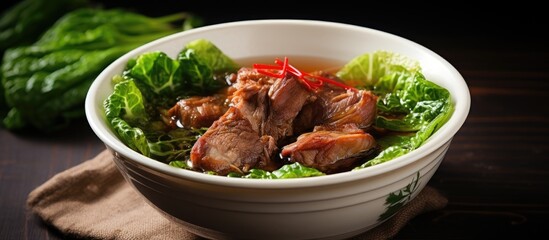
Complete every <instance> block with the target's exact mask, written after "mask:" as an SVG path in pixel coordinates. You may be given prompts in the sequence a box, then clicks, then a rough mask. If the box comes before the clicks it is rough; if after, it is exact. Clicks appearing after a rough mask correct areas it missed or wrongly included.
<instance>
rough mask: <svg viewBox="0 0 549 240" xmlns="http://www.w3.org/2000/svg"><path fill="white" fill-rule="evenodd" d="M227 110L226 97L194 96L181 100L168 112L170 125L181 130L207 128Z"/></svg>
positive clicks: (222, 95)
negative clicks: (181, 128)
mask: <svg viewBox="0 0 549 240" xmlns="http://www.w3.org/2000/svg"><path fill="white" fill-rule="evenodd" d="M227 109H229V104H228V101H227V96H226V95H224V94H216V95H213V96H205V97H202V96H195V97H189V98H185V99H181V100H179V101H178V102H177V104H175V105H174V106H173V107H172V108H170V109H169V110H168V117H169V119H170V125H171V126H172V127H173V128H175V127H183V128H201V127H209V126H211V125H212V123H213V122H214V121H215V120H217V119H219V117H221V116H222V115H223V114H224V113H225V112H226V111H227Z"/></svg>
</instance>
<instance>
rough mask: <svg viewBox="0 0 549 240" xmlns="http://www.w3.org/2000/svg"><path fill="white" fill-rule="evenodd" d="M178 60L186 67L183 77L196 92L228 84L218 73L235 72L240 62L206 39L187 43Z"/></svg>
mask: <svg viewBox="0 0 549 240" xmlns="http://www.w3.org/2000/svg"><path fill="white" fill-rule="evenodd" d="M178 60H179V62H180V63H181V64H182V65H183V66H182V68H183V69H186V71H184V72H183V77H184V78H185V79H187V81H188V82H189V83H190V86H189V87H191V89H193V90H194V91H195V94H207V93H209V92H212V90H217V89H219V88H221V87H223V86H226V84H225V82H224V79H223V80H217V79H216V74H223V73H225V72H235V71H236V70H237V69H238V64H236V63H235V62H234V61H233V60H232V59H231V58H229V57H228V56H226V55H225V54H224V53H223V52H221V50H219V48H217V46H215V45H214V44H213V43H211V42H210V41H207V40H205V39H198V40H195V41H192V42H189V43H188V44H187V45H185V48H183V50H182V51H181V52H180V53H179V55H178ZM212 88H213V89H212Z"/></svg>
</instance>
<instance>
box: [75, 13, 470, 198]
mask: <svg viewBox="0 0 549 240" xmlns="http://www.w3.org/2000/svg"><path fill="white" fill-rule="evenodd" d="M246 25H302V26H328V27H339V28H343V29H349V30H353V31H365V32H368V33H369V34H373V35H377V36H380V37H384V38H392V39H398V40H399V41H404V42H406V43H407V44H411V45H413V46H415V47H416V48H418V49H419V50H420V51H422V52H424V53H426V54H428V55H430V56H431V57H433V58H434V59H436V61H439V62H440V63H441V64H443V65H444V66H445V67H446V68H447V69H448V70H449V71H450V72H451V73H452V75H453V76H452V77H451V78H452V79H457V80H458V81H459V83H456V84H458V86H459V87H460V88H459V89H458V90H457V91H456V92H458V93H460V96H459V100H460V101H459V106H458V105H456V106H455V109H454V113H453V114H452V116H451V118H450V119H449V120H448V121H447V122H446V123H445V124H444V126H442V127H441V128H440V129H439V130H438V131H437V132H436V133H435V134H434V135H433V136H431V137H430V138H429V140H428V141H426V142H425V143H424V144H423V145H422V146H420V147H419V148H418V149H415V150H413V151H411V152H409V153H407V154H405V155H403V156H399V157H397V158H395V159H392V160H390V161H387V162H384V163H381V164H378V165H374V166H371V167H367V168H364V169H360V170H356V171H347V172H343V173H337V174H331V175H325V176H319V177H309V178H291V179H242V178H231V177H225V176H215V175H209V174H204V173H200V172H196V171H191V170H186V169H179V168H175V167H172V166H169V165H168V164H165V163H162V162H159V161H157V160H154V159H152V158H148V157H146V156H144V155H142V154H140V153H138V152H136V151H133V150H132V149H131V148H129V147H127V146H126V145H125V144H123V143H122V142H121V141H120V140H119V139H118V138H117V136H114V135H112V134H110V133H109V132H108V131H107V129H105V128H103V127H102V126H101V125H100V124H99V121H104V118H103V115H102V114H101V113H98V111H97V106H96V104H95V103H96V99H95V93H96V92H98V89H99V86H100V81H101V79H103V81H108V79H107V78H110V76H109V74H108V73H109V72H111V69H113V68H116V67H117V65H119V64H125V63H126V62H127V61H128V60H129V59H130V58H131V56H133V55H135V54H136V53H138V52H142V51H144V49H148V48H149V47H152V46H155V45H160V44H162V43H164V42H167V41H170V40H171V39H174V38H179V37H181V36H186V35H191V34H195V33H200V32H206V31H215V30H216V29H221V28H225V27H239V26H246ZM106 79H107V80H106ZM452 97H453V98H455V97H457V96H452ZM454 104H455V101H454ZM470 104H471V103H470V93H469V89H468V87H467V84H466V82H465V80H464V79H463V77H462V76H461V74H460V73H459V72H458V71H457V70H456V69H455V68H454V66H452V65H451V64H450V63H449V62H448V61H446V60H445V59H444V58H442V57H441V56H440V55H438V54H437V53H435V52H433V51H432V50H430V49H428V48H426V47H424V46H422V45H420V44H418V43H416V42H413V41H411V40H408V39H406V38H403V37H400V36H397V35H395V34H392V33H388V32H384V31H381V30H377V29H373V28H369V27H365V26H359V25H353V24H348V23H339V22H332V21H324V20H304V19H260V20H242V21H234V22H226V23H218V24H213V25H207V26H203V27H199V28H194V29H190V30H186V31H182V32H178V33H175V34H172V35H168V36H165V37H162V38H159V39H157V40H154V41H151V42H149V43H146V44H144V45H142V46H140V47H137V48H135V49H133V50H131V51H129V52H128V53H126V54H124V55H123V56H121V57H120V58H118V59H116V60H115V61H114V62H112V63H111V64H110V65H109V66H107V67H106V68H105V69H103V70H102V71H101V73H100V74H99V75H98V76H97V78H96V79H95V80H94V81H93V83H92V85H91V86H90V88H89V90H88V93H87V95H86V99H85V113H86V118H87V121H88V123H89V125H90V127H91V128H92V130H93V132H94V133H95V134H96V135H97V137H98V138H99V139H100V140H101V141H102V142H103V143H104V144H105V145H106V146H107V147H108V148H111V149H112V150H114V151H115V152H119V153H121V154H122V155H123V156H126V157H128V158H130V160H131V161H134V162H136V163H137V164H140V165H142V166H144V167H146V168H150V169H152V170H154V171H157V172H160V173H164V174H168V175H171V176H174V177H177V178H183V179H186V180H189V181H194V182H202V183H207V184H214V185H222V186H233V187H243V188H268V189H273V188H300V187H317V186H324V185H332V184H339V183H343V182H350V181H356V180H359V179H362V178H367V177H371V176H376V175H380V174H383V173H386V172H390V171H393V170H395V169H398V168H401V167H403V166H405V165H408V164H411V163H413V162H415V161H418V160H419V159H421V158H423V157H425V156H427V155H428V154H430V153H431V152H433V151H435V150H436V149H438V148H440V147H442V146H443V145H444V144H445V143H446V142H448V141H451V140H452V138H453V136H454V135H455V134H456V133H457V131H458V130H459V129H460V128H461V126H462V125H463V124H464V122H465V119H466V118H467V116H468V114H469V110H470ZM101 109H102V108H101ZM107 125H108V123H107Z"/></svg>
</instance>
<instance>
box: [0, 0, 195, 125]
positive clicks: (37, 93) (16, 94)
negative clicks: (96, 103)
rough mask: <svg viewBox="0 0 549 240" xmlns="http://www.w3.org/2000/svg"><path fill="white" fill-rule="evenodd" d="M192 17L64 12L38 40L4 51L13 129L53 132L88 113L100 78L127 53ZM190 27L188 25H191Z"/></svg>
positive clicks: (8, 122)
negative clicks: (88, 98) (92, 88)
mask: <svg viewBox="0 0 549 240" xmlns="http://www.w3.org/2000/svg"><path fill="white" fill-rule="evenodd" d="M189 16H190V15H189V14H186V13H178V14H173V15H169V16H165V17H159V18H151V17H147V16H144V15H140V14H137V13H133V12H130V11H127V10H122V9H112V10H102V9H93V8H81V9H78V10H75V11H72V12H70V13H68V14H66V15H64V16H63V17H62V18H61V19H59V20H58V21H57V22H56V23H55V24H54V25H53V26H52V27H51V28H50V29H48V30H47V31H46V32H45V33H44V34H43V36H42V37H41V38H40V39H39V40H38V41H36V42H35V43H34V44H32V45H30V46H26V47H18V48H10V49H8V50H7V51H6V53H5V54H4V59H3V60H4V61H3V64H2V75H3V79H2V86H3V87H4V91H5V97H6V102H7V104H8V106H9V107H10V108H11V109H10V112H9V114H8V116H7V117H6V118H4V120H3V122H4V124H5V127H6V128H8V129H19V128H24V127H34V128H36V129H39V130H41V131H46V132H48V131H54V130H56V129H59V128H62V127H64V126H65V125H66V124H68V123H69V122H70V121H71V120H72V119H74V118H80V117H82V116H84V108H83V102H84V99H85V96H86V93H87V90H88V88H89V86H90V85H91V83H92V81H93V80H94V79H95V77H96V76H97V75H98V74H99V73H100V72H101V71H102V70H103V69H104V68H105V67H106V66H107V65H108V64H110V63H111V62H112V61H114V60H115V59H116V58H118V57H120V56H121V55H123V54H124V53H126V52H128V51H130V50H132V49H134V48H136V47H138V46H140V45H142V44H144V43H147V42H149V41H152V40H155V39H157V38H159V37H163V36H166V35H169V34H172V33H175V32H178V31H181V28H178V27H175V26H174V23H175V22H178V21H183V20H185V18H188V17H189ZM187 27H188V26H187Z"/></svg>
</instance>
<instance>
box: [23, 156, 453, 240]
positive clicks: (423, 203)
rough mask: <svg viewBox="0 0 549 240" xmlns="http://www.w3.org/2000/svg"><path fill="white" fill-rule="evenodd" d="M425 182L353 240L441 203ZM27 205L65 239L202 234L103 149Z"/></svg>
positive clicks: (391, 228)
mask: <svg viewBox="0 0 549 240" xmlns="http://www.w3.org/2000/svg"><path fill="white" fill-rule="evenodd" d="M447 202H448V201H447V199H446V198H445V197H444V196H442V195H441V194H440V193H439V192H438V191H436V190H435V189H433V188H431V187H429V186H427V187H425V188H424V189H423V190H422V192H420V193H419V195H418V196H417V197H416V198H415V199H414V200H412V201H411V202H410V203H409V204H408V205H406V206H405V207H404V208H403V209H402V210H401V211H400V212H399V213H397V214H396V215H395V216H394V217H393V218H391V219H389V220H388V221H387V222H385V223H383V224H381V225H379V226H377V227H376V228H374V229H372V230H370V231H368V232H366V233H364V234H361V235H360V236H358V237H356V239H389V238H392V237H394V236H395V235H396V234H397V233H398V231H399V230H400V229H401V228H402V227H403V226H404V225H406V223H407V222H408V221H409V220H410V219H412V218H414V217H415V216H417V215H419V214H422V213H425V212H428V211H433V210H437V209H442V208H444V207H445V206H446V204H447ZM27 204H28V207H29V208H30V210H31V211H33V212H34V213H36V214H37V215H38V216H39V217H40V218H42V220H44V221H45V222H46V223H47V224H50V225H52V226H53V227H55V228H57V229H58V230H59V231H61V233H63V234H66V235H67V236H70V237H71V238H79V237H80V238H87V239H90V238H91V239H202V238H201V237H198V236H196V235H194V234H192V233H189V232H187V231H185V230H184V229H183V228H181V227H179V226H178V225H176V224H175V223H172V222H170V221H169V220H168V219H166V218H164V217H163V216H162V215H161V214H160V213H158V212H156V210H155V209H154V208H153V207H151V206H149V205H148V204H147V203H146V202H145V200H143V199H142V198H141V196H140V195H139V194H138V193H137V192H135V191H134V190H133V188H131V186H130V185H129V184H128V183H127V182H125V181H124V178H123V177H122V175H121V174H120V173H119V172H118V170H117V169H116V166H115V164H114V162H113V160H112V156H111V155H110V153H109V152H108V151H107V150H105V151H103V152H101V153H100V154H98V155H97V156H96V157H94V158H92V159H90V160H87V161H85V162H83V163H81V164H80V165H77V166H75V167H72V168H70V169H67V170H65V171H63V172H61V173H58V174H57V175H55V176H54V177H53V178H51V179H50V180H48V181H46V182H45V183H44V184H42V185H41V186H39V187H38V188H36V189H34V190H33V191H32V192H31V193H30V194H29V196H28V200H27Z"/></svg>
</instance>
